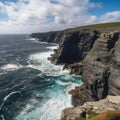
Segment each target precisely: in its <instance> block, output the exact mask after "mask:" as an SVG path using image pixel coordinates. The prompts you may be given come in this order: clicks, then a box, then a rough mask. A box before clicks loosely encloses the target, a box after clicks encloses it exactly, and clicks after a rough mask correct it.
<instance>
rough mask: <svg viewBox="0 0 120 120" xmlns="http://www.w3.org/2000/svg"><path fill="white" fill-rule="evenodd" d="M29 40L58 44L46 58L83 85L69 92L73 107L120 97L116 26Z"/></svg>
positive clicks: (119, 28) (118, 30)
mask: <svg viewBox="0 0 120 120" xmlns="http://www.w3.org/2000/svg"><path fill="white" fill-rule="evenodd" d="M31 37H34V38H37V39H39V40H40V41H44V42H53V43H58V44H59V48H58V49H56V50H54V54H52V55H51V56H50V57H49V58H48V59H49V60H50V61H51V62H52V63H53V64H64V68H63V69H70V70H71V72H70V73H71V74H77V75H81V76H82V80H83V82H84V84H83V85H82V86H78V87H76V88H75V89H74V90H71V91H70V92H69V93H70V94H71V95H72V104H73V106H74V107H78V106H80V105H83V104H84V103H85V102H92V101H98V100H101V99H105V98H106V97H107V96H108V95H112V96H118V95H120V74H119V73H120V26H117V27H114V26H113V27H107V28H92V27H88V26H87V27H78V28H73V29H67V30H63V31H56V32H47V33H33V34H31ZM67 120H74V119H67Z"/></svg>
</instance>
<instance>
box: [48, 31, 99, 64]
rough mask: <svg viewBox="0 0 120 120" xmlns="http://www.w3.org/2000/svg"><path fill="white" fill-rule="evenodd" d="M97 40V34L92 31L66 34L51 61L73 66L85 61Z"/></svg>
mask: <svg viewBox="0 0 120 120" xmlns="http://www.w3.org/2000/svg"><path fill="white" fill-rule="evenodd" d="M96 38H97V32H96V31H92V30H88V31H84V32H82V31H81V32H80V31H75V32H65V33H64V35H63V36H62V39H61V42H60V44H59V48H58V50H56V52H55V54H54V55H52V57H51V58H49V59H50V60H51V61H52V63H55V64H65V63H67V64H72V63H74V62H78V61H80V60H83V59H84V57H85V56H86V55H87V53H88V51H89V50H90V49H91V48H92V45H93V43H94V41H95V40H96Z"/></svg>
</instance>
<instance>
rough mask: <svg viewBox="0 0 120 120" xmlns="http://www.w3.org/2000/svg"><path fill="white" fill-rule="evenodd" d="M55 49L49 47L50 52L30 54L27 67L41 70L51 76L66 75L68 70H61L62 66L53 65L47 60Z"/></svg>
mask: <svg viewBox="0 0 120 120" xmlns="http://www.w3.org/2000/svg"><path fill="white" fill-rule="evenodd" d="M55 48H57V46H52V47H49V49H50V51H48V52H42V53H36V54H32V55H30V57H29V61H28V62H29V65H28V66H27V67H31V68H34V69H38V70H41V71H42V72H43V73H46V74H52V75H61V74H66V73H68V70H64V71H63V70H62V69H63V66H62V65H57V66H56V65H53V64H51V62H50V61H49V60H48V59H47V58H48V57H50V55H51V54H52V53H53V49H55Z"/></svg>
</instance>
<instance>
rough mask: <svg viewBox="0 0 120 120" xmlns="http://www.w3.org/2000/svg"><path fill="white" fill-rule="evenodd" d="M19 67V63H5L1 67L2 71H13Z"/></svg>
mask: <svg viewBox="0 0 120 120" xmlns="http://www.w3.org/2000/svg"><path fill="white" fill-rule="evenodd" d="M20 68H22V65H20V64H6V65H3V66H2V67H1V69H2V70H4V71H14V70H17V69H20Z"/></svg>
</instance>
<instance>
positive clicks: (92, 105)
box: [61, 96, 120, 120]
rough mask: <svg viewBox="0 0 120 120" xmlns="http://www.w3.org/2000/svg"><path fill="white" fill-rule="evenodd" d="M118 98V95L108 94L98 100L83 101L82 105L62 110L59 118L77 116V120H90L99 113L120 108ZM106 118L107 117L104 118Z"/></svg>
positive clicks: (72, 119)
mask: <svg viewBox="0 0 120 120" xmlns="http://www.w3.org/2000/svg"><path fill="white" fill-rule="evenodd" d="M118 100H120V96H108V97H107V98H106V99H103V100H100V101H96V102H85V103H84V105H82V106H78V107H75V108H67V109H65V110H63V111H62V115H61V118H64V119H65V120H77V119H78V118H79V119H78V120H91V118H94V117H95V116H96V115H97V114H99V113H102V112H106V111H115V110H120V101H118ZM119 113H120V112H119ZM80 118H81V119H80ZM98 120H103V119H98ZM106 120H109V119H107V118H106ZM112 120H113V119H112ZM117 120H119V119H117Z"/></svg>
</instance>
